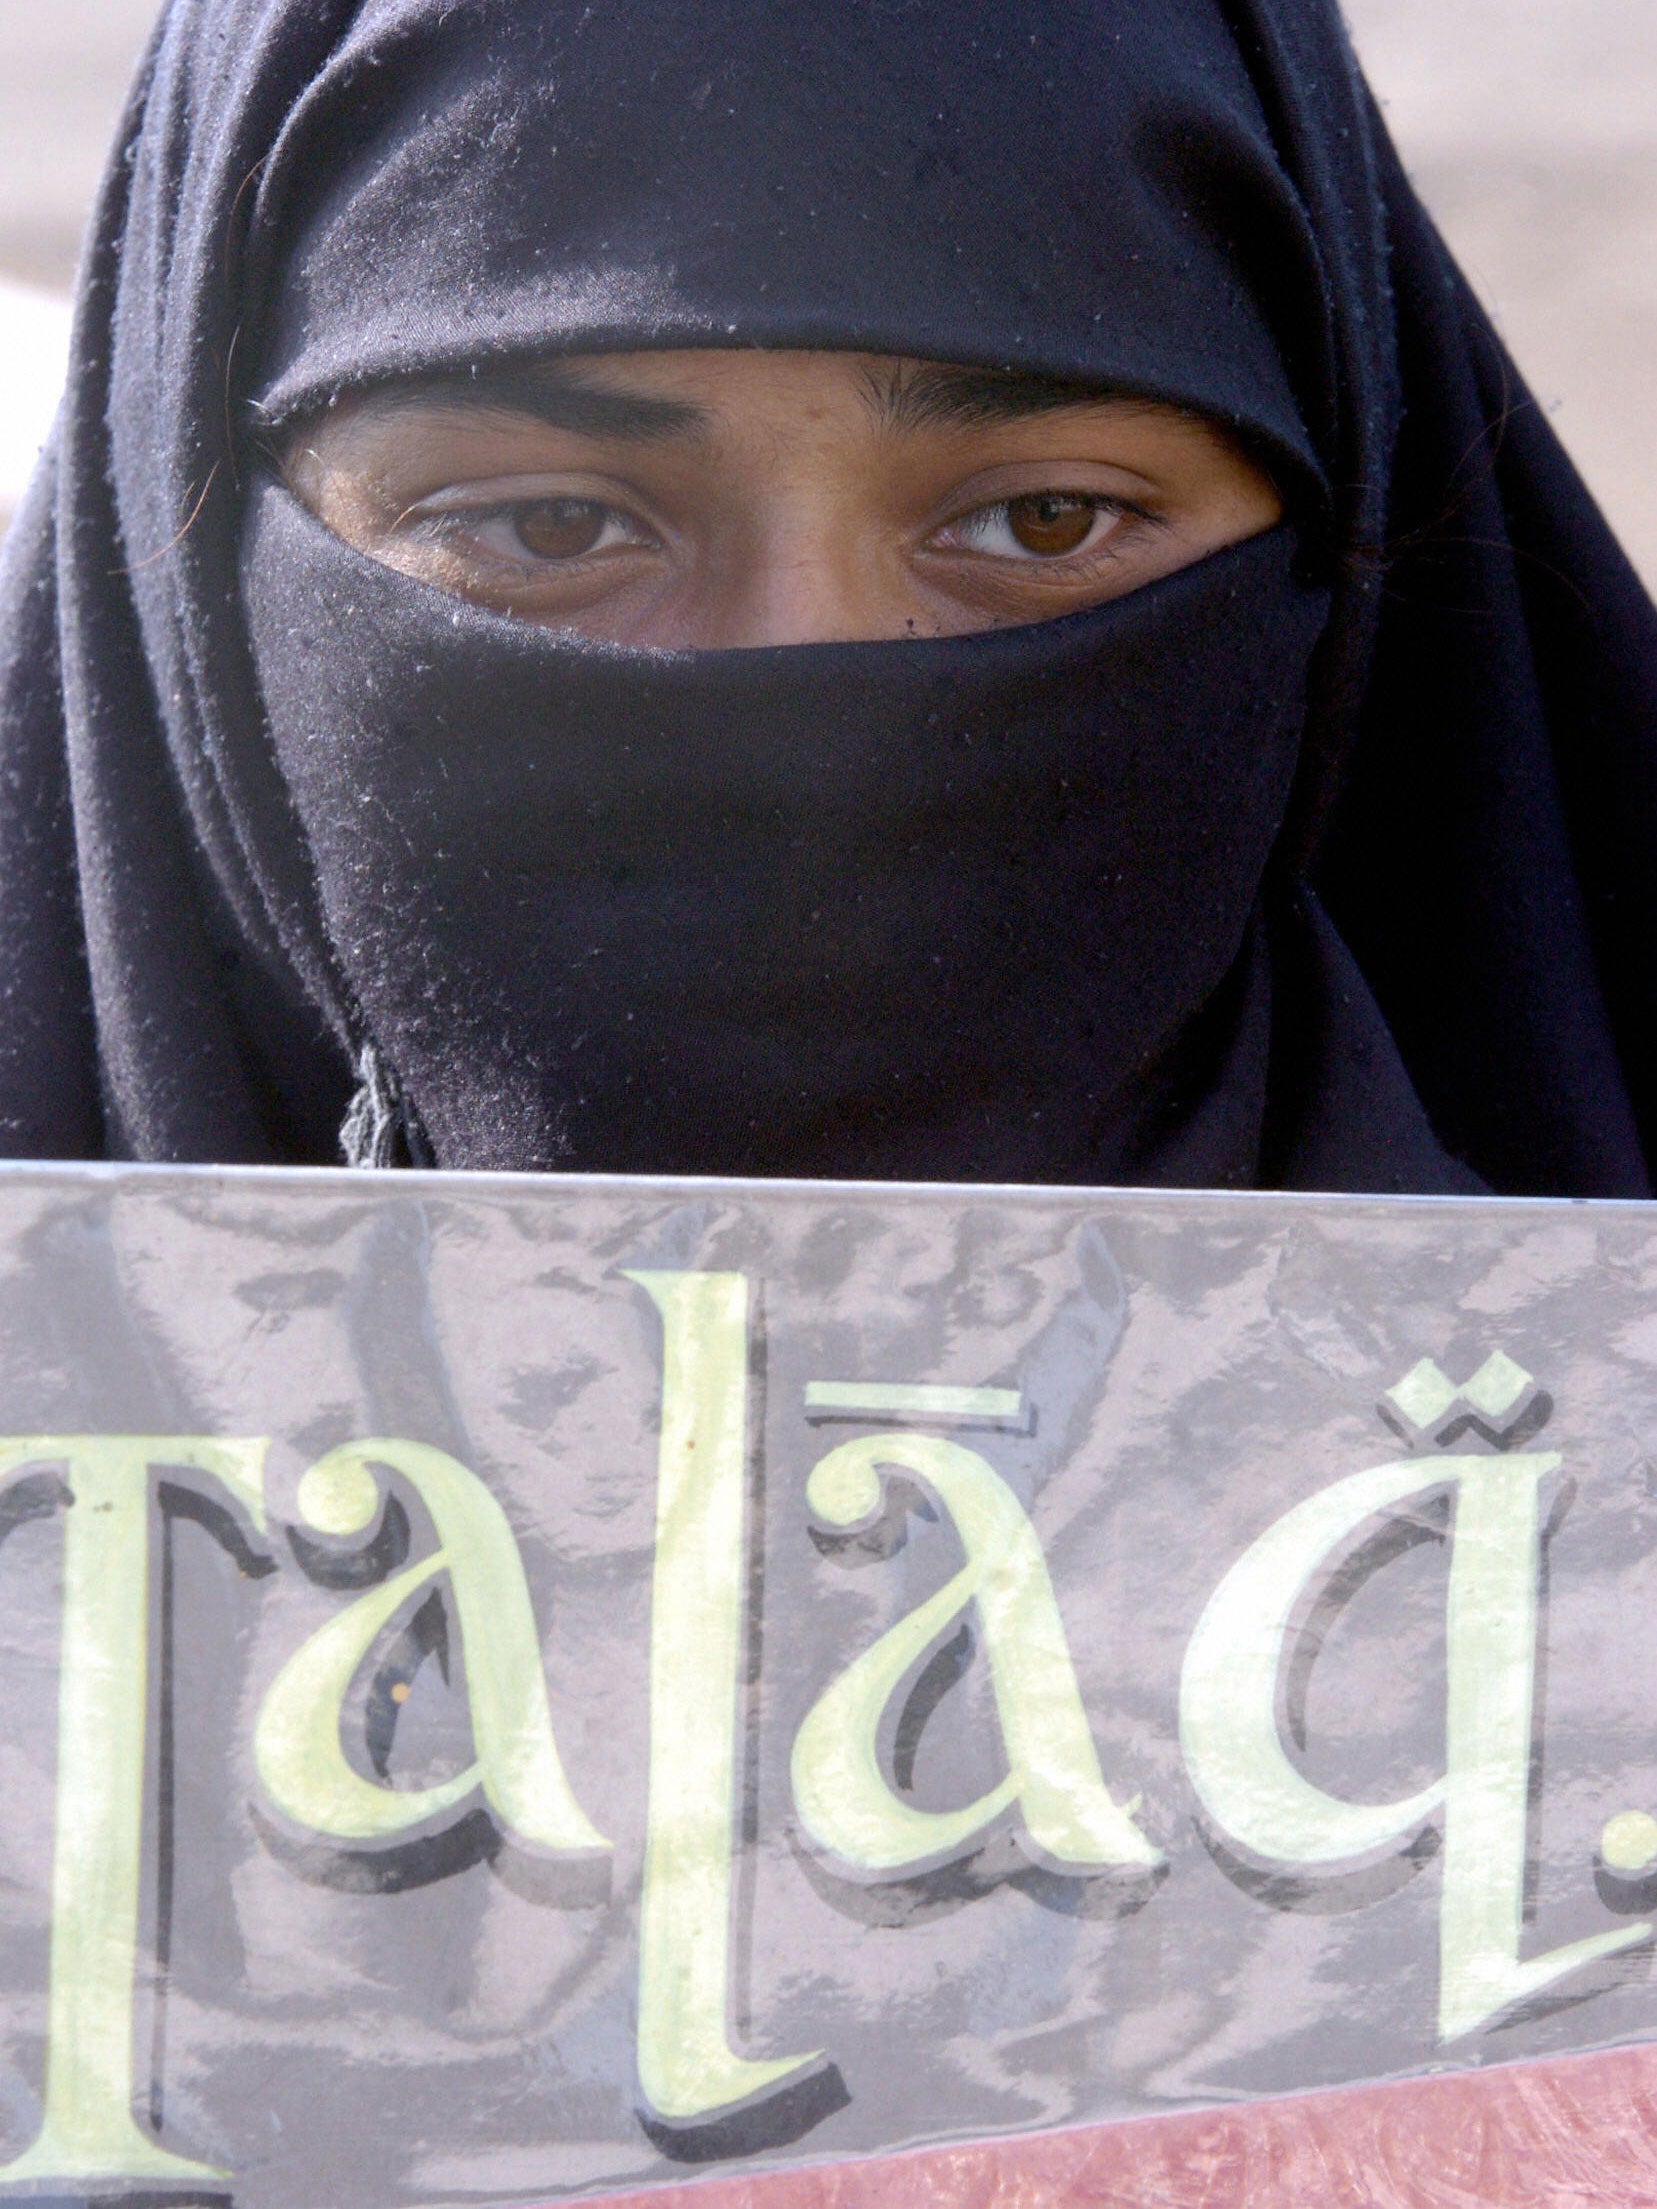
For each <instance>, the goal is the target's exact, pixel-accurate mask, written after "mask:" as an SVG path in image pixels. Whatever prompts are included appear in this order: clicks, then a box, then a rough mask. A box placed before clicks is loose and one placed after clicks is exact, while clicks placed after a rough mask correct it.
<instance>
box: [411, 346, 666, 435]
mask: <svg viewBox="0 0 1657 2209" xmlns="http://www.w3.org/2000/svg"><path fill="white" fill-rule="evenodd" d="M379 403H380V404H381V405H382V406H386V407H391V408H395V409H397V410H398V411H402V410H403V409H404V408H410V407H433V406H436V407H458V408H463V409H464V410H465V411H466V412H467V413H474V412H480V411H481V412H484V413H489V414H516V415H520V416H528V417H529V419H531V420H532V421H536V422H541V423H544V424H545V425H546V427H547V428H549V429H555V430H569V431H572V432H573V433H574V434H576V435H577V436H582V437H612V438H618V439H621V440H623V441H625V442H627V443H629V444H649V443H651V442H653V441H655V440H656V439H659V438H668V437H692V436H695V435H696V434H697V433H698V432H700V431H702V430H705V429H706V428H707V426H708V417H707V414H706V413H705V412H704V410H703V409H702V408H701V407H699V406H693V405H692V404H691V403H690V402H689V401H688V400H686V399H659V398H655V397H653V396H651V395H650V394H649V393H647V392H633V391H619V390H617V389H615V388H614V387H613V386H607V385H605V384H602V383H594V382H593V381H591V380H590V378H588V377H586V376H584V375H582V374H581V373H580V371H579V370H577V369H575V368H572V367H570V366H569V365H568V364H567V363H566V362H564V361H538V362H534V363H531V364H528V365H524V366H515V365H513V364H511V363H503V364H502V365H500V366H498V367H494V366H491V367H479V368H477V369H475V370H471V371H469V372H468V373H466V374H464V375H454V376H425V377H422V378H421V379H420V380H419V381H418V382H416V383H410V384H402V385H395V386H392V387H389V388H388V389H386V390H385V391H384V392H382V393H381V394H380V395H379Z"/></svg>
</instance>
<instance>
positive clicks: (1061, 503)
mask: <svg viewBox="0 0 1657 2209" xmlns="http://www.w3.org/2000/svg"><path fill="white" fill-rule="evenodd" d="M1122 513H1123V509H1122V507H1121V506H1120V504H1119V503H1118V502H1116V501H1115V500H1112V499H1105V498H1090V497H1088V496H1087V495H1086V494H1084V493H1083V492H1080V491H1032V492H1029V493H1027V494H1026V495H1025V496H1024V497H1022V498H1016V499H1001V500H998V501H997V503H996V504H995V505H994V506H981V507H980V508H979V509H978V511H977V512H976V513H974V514H968V515H966V516H964V517H963V519H962V520H960V521H958V522H956V523H955V524H954V525H953V527H952V529H951V530H950V531H949V532H948V534H949V535H950V536H952V537H954V538H955V539H956V541H957V542H958V543H965V544H966V545H968V546H970V548H971V549H972V550H973V551H974V552H984V553H989V554H990V555H991V556H992V557H994V558H997V559H1002V560H1063V559H1067V558H1068V557H1069V556H1070V555H1071V554H1073V553H1077V552H1082V551H1091V550H1093V549H1094V548H1095V547H1097V546H1098V545H1100V544H1102V543H1103V541H1104V539H1105V538H1106V537H1108V536H1109V535H1110V533H1111V531H1112V530H1113V529H1114V528H1115V527H1116V526H1117V525H1118V523H1119V522H1120V521H1121V519H1122Z"/></svg>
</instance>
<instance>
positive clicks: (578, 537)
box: [512, 499, 605, 560]
mask: <svg viewBox="0 0 1657 2209" xmlns="http://www.w3.org/2000/svg"><path fill="white" fill-rule="evenodd" d="M604 522H605V510H604V508H603V507H602V506H600V505H599V504H598V502H597V501H596V500H595V499H532V500H529V501H526V503H525V504H524V505H522V506H516V507H514V508H513V510H512V527H513V529H514V530H515V531H516V533H517V538H518V542H519V543H520V544H521V545H522V546H523V548H524V550H525V551H526V552H532V553H534V555H535V557H536V559H537V560H578V559H579V558H580V557H581V555H582V553H584V552H591V551H592V549H593V547H594V545H596V544H597V543H598V540H599V539H600V537H602V536H603V534H604Z"/></svg>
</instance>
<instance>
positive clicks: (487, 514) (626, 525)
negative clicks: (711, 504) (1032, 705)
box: [417, 491, 1156, 575]
mask: <svg viewBox="0 0 1657 2209" xmlns="http://www.w3.org/2000/svg"><path fill="white" fill-rule="evenodd" d="M1044 495H1046V496H1056V497H1059V498H1062V499H1065V500H1067V501H1074V502H1075V503H1077V504H1080V505H1085V506H1087V507H1089V508H1091V510H1092V513H1093V523H1092V525H1091V526H1090V528H1089V532H1088V535H1087V537H1086V538H1084V539H1083V540H1082V542H1081V543H1080V544H1077V545H1075V546H1072V547H1070V548H1069V549H1068V550H1066V551H1064V552H1055V553H1043V552H1032V551H1030V550H1029V549H1028V548H1027V547H1021V548H1020V549H1018V550H1017V551H995V552H989V551H987V550H986V549H985V548H984V546H983V545H982V542H981V540H982V539H984V538H985V537H987V536H988V535H989V534H990V532H991V531H992V530H993V529H994V528H995V527H996V525H997V523H1000V524H1001V525H1002V526H1003V527H1004V528H1006V529H1007V531H1008V532H1009V533H1010V532H1011V530H1012V528H1013V523H1012V519H1011V516H1012V510H1013V508H1014V507H1015V506H1019V505H1021V504H1025V503H1027V502H1030V501H1033V500H1035V499H1038V498H1040V497H1042V496H1044ZM555 506H563V507H567V508H570V509H580V510H582V511H584V512H585V513H587V514H590V515H592V516H594V517H595V518H597V519H598V521H599V524H600V535H599V538H598V540H597V541H596V542H595V543H593V544H592V545H589V546H585V547H583V548H581V549H580V550H579V551H576V552H571V553H565V554H557V555H552V554H543V555H537V554H536V553H535V551H534V550H533V548H532V547H531V546H528V545H526V544H525V543H524V541H523V537H522V534H521V532H522V529H523V526H524V520H525V517H526V516H528V515H529V514H530V513H532V512H533V511H534V510H535V509H536V508H538V507H555ZM1102 520H1103V521H1108V522H1109V523H1110V524H1111V529H1110V530H1107V532H1106V537H1107V539H1108V537H1109V536H1110V535H1111V534H1112V533H1113V532H1114V530H1115V528H1116V526H1117V525H1119V524H1120V523H1122V522H1125V521H1134V522H1142V523H1146V524H1151V525H1154V524H1155V521H1156V517H1155V515H1153V514H1152V513H1151V512H1150V511H1149V509H1147V508H1146V507H1143V506H1138V505H1135V504H1134V503H1133V501H1131V500H1129V499H1123V498H1116V497H1111V496H1109V495H1107V494H1106V493H1103V492H1091V491H1072V492H1055V493H1047V494H1043V493H1039V492H1020V493H1018V494H1017V495H1016V496H1014V497H1010V498H1003V499H995V500H992V501H991V502H990V503H989V504H988V505H985V506H980V507H974V508H972V509H971V510H970V511H969V512H968V513H966V514H963V515H960V516H958V517H957V518H956V519H955V520H954V521H952V522H949V523H946V524H945V525H944V527H943V528H942V529H941V530H939V531H938V532H936V533H935V538H936V537H945V538H948V537H953V538H954V539H955V540H956V544H957V545H958V546H963V549H967V550H971V551H976V552H979V553H980V554H981V555H982V556H983V557H985V558H988V559H993V560H998V561H1004V562H1006V563H1007V565H1009V566H1019V567H1034V568H1049V569H1052V568H1059V567H1065V566H1068V565H1070V564H1071V563H1073V562H1086V561H1088V560H1090V559H1092V558H1093V557H1095V556H1097V554H1098V553H1099V552H1100V551H1101V550H1102V549H1103V546H1102V544H1098V543H1094V542H1093V538H1094V535H1095V532H1096V531H1097V527H1098V524H1099V522H1100V521H1102ZM493 525H504V526H505V527H506V528H507V529H509V530H510V531H511V533H512V535H513V537H514V538H515V540H516V543H515V544H514V545H489V544H488V543H487V541H486V540H485V538H484V536H483V532H484V530H485V529H487V528H489V527H491V526H493ZM417 526H418V529H419V533H420V534H421V535H424V536H427V537H429V538H435V539H436V540H437V541H438V542H439V543H442V544H444V545H445V546H449V547H456V548H458V545H459V543H460V541H462V540H465V539H470V540H471V541H472V542H473V543H474V544H475V545H477V546H478V547H479V549H481V550H484V551H486V552H487V553H488V554H489V555H490V557H491V558H493V559H495V560H498V561H500V562H501V563H502V564H503V565H507V566H511V567H515V568H518V569H519V570H520V571H521V572H523V573H525V574H528V575H544V574H547V573H549V572H557V571H558V570H564V571H565V572H568V571H570V570H572V569H574V568H575V567H576V566H578V565H579V563H581V562H582V561H585V560H589V559H592V558H594V557H595V556H597V555H599V554H602V553H605V552H611V551H615V550H617V549H618V548H619V547H621V546H623V545H635V546H636V545H639V544H647V543H649V542H651V541H652V539H653V537H654V533H653V532H649V531H648V530H647V525H645V524H643V523H642V522H640V521H639V520H638V518H637V517H636V516H634V515H631V514H629V513H628V512H627V511H626V510H625V509H624V508H621V507H616V506H610V505H607V504H606V503H605V502H604V501H603V500H601V499H584V498H579V497H568V498H562V499H560V498H557V497H543V498H539V499H506V500H502V501H501V503H500V504H499V505H495V506H479V507H469V508H468V507H461V508H451V509H449V510H448V511H447V512H443V511H440V512H437V513H432V514H426V515H423V516H420V517H419V518H418V524H417ZM612 532H614V534H612ZM607 540H608V541H607ZM963 541H964V545H963ZM951 549H955V548H954V547H952V548H951Z"/></svg>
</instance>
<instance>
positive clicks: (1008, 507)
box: [946, 491, 1156, 568]
mask: <svg viewBox="0 0 1657 2209" xmlns="http://www.w3.org/2000/svg"><path fill="white" fill-rule="evenodd" d="M1043 497H1057V498H1060V499H1062V500H1064V501H1066V502H1074V503H1075V504H1077V505H1081V506H1087V507H1090V508H1091V509H1092V512H1093V525H1092V527H1090V529H1089V532H1088V535H1087V536H1086V537H1085V538H1084V539H1083V540H1082V542H1081V543H1080V544H1078V545H1075V546H1072V547H1071V548H1070V550H1068V551H1066V552H1062V553H1040V552H1031V551H1030V550H1029V549H1028V548H1021V549H1020V550H1019V551H1017V552H995V553H989V554H987V555H986V557H988V558H991V559H996V560H1005V561H1007V562H1008V563H1009V564H1010V565H1012V566H1017V567H1047V568H1053V567H1060V566H1063V565H1065V564H1067V563H1068V562H1070V561H1085V560H1088V559H1090V558H1092V557H1093V556H1094V555H1096V554H1097V553H1098V552H1099V551H1101V550H1102V549H1103V548H1102V545H1100V544H1095V543H1094V542H1093V541H1092V539H1093V533H1094V530H1095V529H1096V528H1097V526H1098V524H1099V522H1100V521H1102V520H1104V521H1109V522H1110V524H1111V525H1112V530H1114V527H1115V525H1117V524H1118V523H1121V522H1124V521H1139V522H1147V523H1151V522H1154V521H1155V518H1156V517H1155V516H1154V515H1153V514H1152V513H1151V512H1150V510H1149V509H1148V508H1146V507H1143V506H1136V505H1134V503H1133V502H1132V501H1131V500H1129V499H1122V498H1113V497H1111V496H1109V495H1108V494H1107V493H1105V492H1102V491H1062V492H1045V493H1044V492H1020V493H1018V494H1017V496H1016V497H1013V498H1005V499H996V500H995V501H993V502H992V503H991V504H990V505H988V506H978V507H974V508H973V509H972V510H971V511H970V512H969V513H966V514H963V515H962V516H961V517H960V518H959V519H958V520H956V521H954V522H951V523H948V524H947V525H946V527H947V529H948V531H949V532H950V533H952V534H955V535H958V536H961V537H964V538H966V539H967V541H968V543H969V544H972V545H974V548H975V549H981V546H979V545H978V543H977V540H981V539H982V538H984V537H985V536H987V535H988V534H989V532H990V530H991V529H993V528H994V526H995V525H996V523H997V522H998V521H999V522H1001V523H1002V524H1004V525H1005V527H1006V528H1007V529H1008V531H1009V532H1010V531H1011V529H1012V527H1013V523H1012V510H1013V508H1014V507H1015V506H1022V505H1025V504H1027V503H1034V502H1035V501H1036V500H1038V499H1041V498H1043ZM1106 534H1107V536H1108V535H1109V534H1110V532H1108V531H1107V533H1106Z"/></svg>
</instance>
